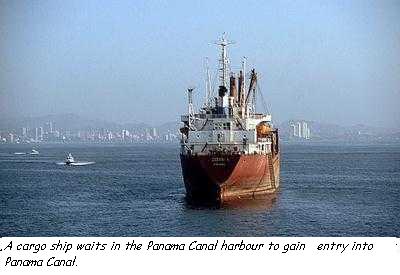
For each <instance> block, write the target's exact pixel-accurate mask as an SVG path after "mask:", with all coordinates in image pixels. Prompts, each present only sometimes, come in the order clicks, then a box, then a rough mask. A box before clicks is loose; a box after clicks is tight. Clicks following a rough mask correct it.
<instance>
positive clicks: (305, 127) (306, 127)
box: [302, 121, 308, 139]
mask: <svg viewBox="0 0 400 275" xmlns="http://www.w3.org/2000/svg"><path fill="white" fill-rule="evenodd" d="M302 126H303V128H302V133H303V138H305V139H307V132H308V130H307V129H308V125H307V122H305V121H303V123H302Z"/></svg>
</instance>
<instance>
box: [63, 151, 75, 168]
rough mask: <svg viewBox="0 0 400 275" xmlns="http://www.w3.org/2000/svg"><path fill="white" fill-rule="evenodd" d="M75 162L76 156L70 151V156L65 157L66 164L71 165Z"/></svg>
mask: <svg viewBox="0 0 400 275" xmlns="http://www.w3.org/2000/svg"><path fill="white" fill-rule="evenodd" d="M73 163H75V160H74V157H73V156H72V154H71V153H68V156H67V158H66V159H65V164H66V165H71V164H73Z"/></svg>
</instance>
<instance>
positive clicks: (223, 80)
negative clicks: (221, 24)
mask: <svg viewBox="0 0 400 275" xmlns="http://www.w3.org/2000/svg"><path fill="white" fill-rule="evenodd" d="M216 44H217V45H218V46H220V47H221V56H220V59H219V69H218V70H219V89H218V95H219V102H218V105H219V107H222V108H227V107H228V98H227V96H226V94H227V91H228V88H227V82H228V66H229V60H228V55H227V51H226V47H227V46H228V45H230V44H232V43H231V42H228V41H227V40H226V38H225V33H223V34H222V37H221V40H219V41H218V42H216Z"/></svg>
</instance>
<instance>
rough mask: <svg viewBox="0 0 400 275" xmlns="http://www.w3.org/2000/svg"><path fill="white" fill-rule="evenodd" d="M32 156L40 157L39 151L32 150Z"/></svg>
mask: <svg viewBox="0 0 400 275" xmlns="http://www.w3.org/2000/svg"><path fill="white" fill-rule="evenodd" d="M30 154H31V155H39V151H37V150H35V149H32V151H31V152H30Z"/></svg>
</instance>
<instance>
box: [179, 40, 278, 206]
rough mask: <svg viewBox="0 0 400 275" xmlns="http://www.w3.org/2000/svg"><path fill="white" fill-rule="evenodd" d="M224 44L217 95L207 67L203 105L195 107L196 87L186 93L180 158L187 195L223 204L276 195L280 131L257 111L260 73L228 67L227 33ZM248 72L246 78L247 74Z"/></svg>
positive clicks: (188, 197)
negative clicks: (186, 100) (237, 70)
mask: <svg viewBox="0 0 400 275" xmlns="http://www.w3.org/2000/svg"><path fill="white" fill-rule="evenodd" d="M216 44H217V45H219V47H220V49H221V53H220V58H219V63H218V78H219V80H218V82H219V83H218V85H219V86H218V90H217V94H216V95H215V96H214V97H213V91H212V89H211V81H210V73H209V69H208V65H207V66H206V76H207V77H206V85H205V86H206V89H205V90H206V91H205V95H206V96H205V102H204V105H203V106H202V107H201V108H200V109H199V110H198V111H197V112H196V111H195V108H194V104H193V92H194V88H189V89H188V90H187V92H188V113H187V114H185V115H182V116H181V121H182V123H183V127H182V128H180V132H181V140H180V147H181V152H180V160H181V166H182V175H183V181H184V183H185V189H186V198H187V199H188V200H189V201H190V202H212V203H217V204H223V203H225V202H229V201H234V200H238V199H245V198H256V197H258V196H263V195H266V194H274V193H276V192H277V190H278V189H279V170H280V159H279V158H280V153H279V136H278V129H276V128H274V127H273V124H272V118H271V114H268V113H258V112H257V111H256V99H257V96H256V93H260V94H261V92H258V91H259V89H258V87H259V86H258V84H257V81H258V76H257V73H256V71H255V70H254V69H252V70H250V72H246V58H243V60H242V62H241V67H240V71H239V72H238V73H236V74H235V73H234V72H233V71H231V70H230V61H229V59H228V55H227V46H228V45H229V44H230V42H228V41H227V40H226V38H225V35H223V36H222V37H221V39H220V40H219V41H218V42H217V43H216ZM247 75H249V76H248V78H247Z"/></svg>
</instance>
